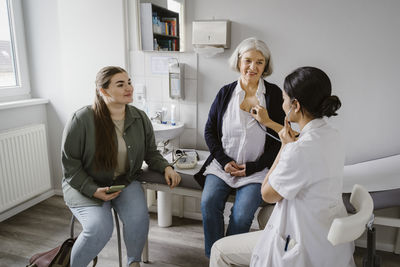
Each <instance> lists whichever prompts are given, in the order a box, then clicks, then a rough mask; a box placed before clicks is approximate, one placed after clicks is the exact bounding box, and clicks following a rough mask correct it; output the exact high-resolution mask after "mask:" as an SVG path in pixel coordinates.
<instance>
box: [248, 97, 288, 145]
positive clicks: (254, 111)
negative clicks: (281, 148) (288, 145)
mask: <svg viewBox="0 0 400 267" xmlns="http://www.w3.org/2000/svg"><path fill="white" fill-rule="evenodd" d="M293 100H294V99H293ZM292 103H293V101H292ZM292 110H293V107H290V109H289V112H288V113H287V114H286V116H285V120H286V119H289V116H290V113H291V112H292ZM251 112H252V113H253V114H257V110H255V109H252V110H251ZM256 122H257V124H258V126H260V128H261V130H263V131H264V132H265V133H266V134H267V135H268V136H269V137H271V138H272V139H275V140H276V141H278V142H281V143H282V141H281V140H280V139H279V138H276V137H275V136H273V135H272V134H270V133H269V132H268V131H267V130H266V129H264V127H263V126H261V124H260V122H259V121H258V120H256Z"/></svg>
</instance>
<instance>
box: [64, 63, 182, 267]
mask: <svg viewBox="0 0 400 267" xmlns="http://www.w3.org/2000/svg"><path fill="white" fill-rule="evenodd" d="M132 96H133V87H132V84H131V79H130V78H129V77H128V74H127V72H126V71H125V70H124V69H122V68H119V67H113V66H110V67H105V68H102V69H101V70H100V71H99V72H98V74H97V77H96V98H95V102H94V104H93V105H92V106H86V107H83V108H81V109H79V110H78V111H76V112H75V113H74V114H73V116H72V118H71V120H70V121H69V122H68V123H67V125H66V127H65V129H64V134H63V140H62V166H63V181H62V188H63V193H64V199H65V202H66V203H67V205H68V207H69V208H70V210H71V211H72V213H73V214H74V216H75V217H76V218H77V219H78V220H79V222H80V223H81V224H82V227H83V231H82V232H81V234H80V235H79V237H78V239H77V240H76V242H75V244H74V246H73V248H72V252H71V267H84V266H85V267H86V266H87V265H88V264H89V263H90V261H91V260H92V259H93V258H94V257H96V255H97V254H98V253H99V252H100V251H101V250H102V249H103V247H104V246H105V245H106V243H107V242H108V240H109V239H110V238H111V234H112V231H113V218H112V213H111V208H114V209H115V210H116V211H117V213H118V215H119V217H120V219H121V221H122V223H123V226H124V229H123V238H124V241H125V244H126V249H127V257H128V265H129V266H130V267H136V266H140V265H139V262H140V261H141V253H142V250H143V247H144V244H145V242H146V239H147V233H148V229H149V216H148V210H147V205H146V200H145V197H144V192H143V190H142V187H141V185H140V183H139V182H138V181H137V178H138V177H139V176H140V175H141V173H142V170H141V167H142V164H143V160H145V161H146V163H147V164H148V165H149V168H151V169H153V170H155V171H158V172H160V173H164V175H165V179H166V181H167V184H168V185H170V187H175V186H176V185H178V184H179V182H180V179H181V178H180V176H179V175H178V174H177V173H176V172H175V171H174V170H173V169H172V168H171V166H170V165H169V164H168V162H167V161H166V160H165V159H164V158H163V157H162V156H161V155H160V153H159V152H158V151H157V148H156V145H155V140H154V132H153V128H152V126H151V122H150V120H149V119H148V118H147V116H146V114H145V113H144V112H142V111H141V110H139V109H137V108H135V107H133V106H131V105H128V104H129V103H131V102H132V100H133V97H132ZM112 185H125V188H124V189H123V190H118V191H117V192H114V193H109V189H110V186H112Z"/></svg>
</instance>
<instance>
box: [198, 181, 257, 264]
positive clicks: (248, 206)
mask: <svg viewBox="0 0 400 267" xmlns="http://www.w3.org/2000/svg"><path fill="white" fill-rule="evenodd" d="M233 190H234V188H232V187H230V186H229V185H227V184H226V183H225V182H224V181H223V180H222V179H220V178H219V177H217V176H215V175H213V174H208V175H207V177H206V182H205V185H204V189H203V194H202V196H201V213H202V215H203V228H204V243H205V253H206V256H207V257H208V258H209V257H210V252H211V247H212V245H213V244H214V242H215V241H217V240H218V239H221V238H222V237H224V228H225V225H224V209H225V203H226V201H227V199H228V196H229V194H230V193H232V191H233ZM261 202H262V197H261V184H258V183H254V184H248V185H245V186H242V187H240V188H237V189H236V197H235V203H233V207H232V209H231V215H230V217H229V224H228V228H227V230H226V235H227V236H228V235H235V234H242V233H247V232H248V231H249V230H250V226H251V223H252V221H253V218H254V213H255V212H256V210H257V208H258V207H259V206H260V204H261Z"/></svg>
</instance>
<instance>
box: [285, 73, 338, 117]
mask: <svg viewBox="0 0 400 267" xmlns="http://www.w3.org/2000/svg"><path fill="white" fill-rule="evenodd" d="M283 87H284V90H285V92H286V94H287V95H288V96H289V97H290V99H292V100H293V99H296V100H297V101H299V103H300V106H301V111H302V112H304V110H305V111H306V112H308V113H309V114H310V115H311V116H312V117H313V118H322V117H324V116H327V117H330V116H336V115H337V113H336V111H337V110H338V109H339V108H340V107H341V105H342V103H341V102H340V99H339V98H338V97H337V96H335V95H332V86H331V81H330V80H329V77H328V75H326V73H325V72H323V71H322V70H320V69H318V68H315V67H300V68H298V69H296V70H295V71H293V72H292V73H291V74H289V75H288V76H287V77H286V78H285V82H284V85H283Z"/></svg>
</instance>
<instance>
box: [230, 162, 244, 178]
mask: <svg viewBox="0 0 400 267" xmlns="http://www.w3.org/2000/svg"><path fill="white" fill-rule="evenodd" d="M237 166H238V167H239V170H237V171H233V172H231V175H232V176H246V164H240V165H237Z"/></svg>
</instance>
